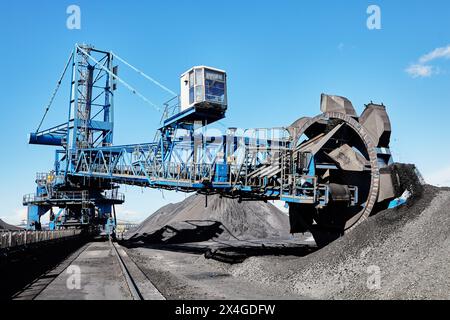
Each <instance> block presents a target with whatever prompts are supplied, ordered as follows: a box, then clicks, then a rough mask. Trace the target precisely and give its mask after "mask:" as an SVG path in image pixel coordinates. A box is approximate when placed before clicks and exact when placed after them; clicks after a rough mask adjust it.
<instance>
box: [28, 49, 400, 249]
mask: <svg viewBox="0 0 450 320" xmlns="http://www.w3.org/2000/svg"><path fill="white" fill-rule="evenodd" d="M115 56H116V55H114V54H113V53H111V52H106V51H101V50H97V49H94V48H92V47H89V46H79V45H76V46H75V50H74V51H73V53H72V54H71V57H70V59H69V65H70V64H71V66H72V75H71V93H70V104H69V105H70V107H69V117H68V120H67V122H65V123H64V124H62V125H59V126H56V127H54V128H51V129H48V130H43V131H37V132H35V133H32V134H31V135H30V143H31V144H42V145H51V146H58V147H61V148H60V149H58V150H56V155H55V167H54V170H53V171H51V172H50V173H49V174H43V175H42V174H41V175H39V176H38V178H37V180H36V183H37V191H36V194H33V195H27V196H25V197H24V205H27V206H28V208H29V209H28V224H29V227H30V228H36V229H38V228H39V227H40V217H41V216H42V215H43V214H45V213H46V212H48V211H50V212H51V226H52V228H68V227H99V228H101V229H106V230H107V231H108V232H111V230H113V229H114V226H115V215H114V212H115V211H114V206H115V205H116V204H121V203H123V202H124V196H123V195H122V194H120V193H118V188H119V185H120V184H128V185H139V186H144V187H150V188H160V189H169V190H179V191H184V192H192V191H196V192H199V193H202V194H206V195H207V194H214V193H219V194H221V195H222V196H225V197H233V198H239V199H240V200H263V201H267V200H272V199H273V200H283V201H286V202H287V203H288V204H289V214H290V222H291V232H293V233H295V232H305V231H308V230H309V231H311V232H312V233H313V235H314V237H315V238H316V241H317V242H318V243H321V242H322V243H325V242H327V241H329V239H333V238H336V237H337V236H339V235H341V234H342V233H343V232H345V231H347V230H350V229H352V228H354V227H355V226H356V225H358V224H359V223H360V222H361V221H363V220H364V219H365V218H367V217H368V215H369V214H371V213H373V212H375V211H377V210H380V209H381V208H385V207H387V206H388V205H389V203H390V202H391V200H392V199H394V198H395V197H398V196H399V189H398V188H395V184H394V182H395V181H394V180H395V179H396V176H395V172H394V171H395V170H393V169H392V163H393V159H392V156H391V153H390V150H389V140H390V132H391V127H390V122H389V118H388V116H387V113H386V110H385V107H384V106H383V105H376V104H373V103H370V104H369V105H367V106H366V108H365V110H364V112H363V113H362V114H361V115H360V116H359V117H358V116H357V115H356V112H355V110H354V108H353V106H352V104H351V102H350V101H349V100H347V99H346V98H343V97H339V96H330V95H324V94H323V95H322V99H321V111H322V114H320V115H319V116H316V117H314V118H308V117H305V118H300V119H299V120H297V121H296V122H294V123H293V124H292V125H291V126H288V127H285V128H270V129H251V130H237V129H233V128H231V129H228V130H227V132H226V133H225V134H220V135H214V136H211V135H207V134H206V133H207V132H206V131H207V127H208V125H210V124H213V123H214V122H216V121H218V120H220V119H222V118H224V117H225V112H226V110H227V108H228V105H227V78H226V73H225V71H223V70H219V69H215V68H211V67H206V66H199V67H194V68H192V69H190V70H188V71H187V72H185V73H183V74H182V76H181V79H180V84H181V94H180V96H176V97H174V98H173V99H171V100H170V101H169V102H167V103H166V104H165V108H164V112H163V116H162V121H161V127H160V128H159V130H158V132H157V135H156V136H155V139H154V141H153V142H150V143H146V144H134V145H123V146H115V145H113V131H114V130H113V129H114V121H113V120H114V104H113V101H114V93H115V89H116V86H117V83H118V82H120V83H121V84H123V85H124V86H125V87H127V88H128V89H130V90H131V91H132V92H133V93H135V94H137V95H138V96H140V97H141V98H142V99H144V100H145V101H146V102H148V103H150V104H151V102H150V101H149V100H148V99H147V98H145V97H144V96H143V95H141V94H140V93H139V92H137V91H136V90H134V89H133V88H132V87H131V86H129V85H128V84H127V83H126V82H125V81H124V80H123V79H121V78H120V77H119V76H118V73H117V67H116V66H114V63H113V62H114V57H115ZM118 60H120V61H122V62H124V63H126V62H125V61H124V60H123V59H121V58H118ZM126 64H127V65H128V66H130V67H132V66H131V65H129V64H128V63H126ZM132 68H133V69H135V70H136V71H138V72H139V73H141V74H143V73H142V72H140V71H139V70H138V69H136V68H134V67H132ZM66 70H67V66H66V68H65V71H66ZM65 71H64V73H65ZM64 73H63V76H64ZM144 75H145V74H144ZM145 76H146V75H145ZM146 77H148V76H146ZM59 84H60V82H59ZM59 84H58V85H59ZM158 85H160V84H158ZM160 86H162V85H160ZM164 88H165V87H164ZM47 111H48V107H47V110H46V112H47ZM41 124H42V121H41ZM53 207H59V208H60V212H58V214H57V215H54V214H53V212H52V208H53ZM320 239H323V241H322V240H320Z"/></svg>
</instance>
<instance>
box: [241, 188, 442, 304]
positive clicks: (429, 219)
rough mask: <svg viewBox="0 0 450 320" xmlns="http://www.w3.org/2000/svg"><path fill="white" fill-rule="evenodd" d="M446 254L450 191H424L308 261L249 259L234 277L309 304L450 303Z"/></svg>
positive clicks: (436, 189) (378, 216) (379, 215)
mask: <svg viewBox="0 0 450 320" xmlns="http://www.w3.org/2000/svg"><path fill="white" fill-rule="evenodd" d="M449 253H450V189H448V188H437V187H433V186H429V185H426V186H424V188H423V190H422V194H421V196H420V197H415V199H414V200H413V201H412V202H410V203H408V205H404V206H402V207H399V208H396V209H388V210H384V211H381V212H379V213H378V214H377V215H375V216H373V217H370V218H369V219H368V220H366V221H365V222H363V223H362V224H361V225H360V226H358V228H356V229H355V230H353V231H352V232H350V233H348V234H347V235H345V236H344V237H342V238H341V239H339V240H337V241H335V242H333V243H331V244H330V245H328V246H326V247H325V248H323V249H321V250H319V251H316V252H314V253H312V254H310V255H308V256H306V257H301V258H299V257H292V258H291V259H285V260H283V261H281V260H280V259H276V257H253V258H249V259H247V260H246V261H245V262H244V263H242V264H241V265H238V266H234V267H233V269H232V273H234V274H235V275H240V276H247V277H250V278H253V279H254V281H258V282H263V283H266V284H270V283H272V284H273V283H276V284H277V285H280V286H284V287H285V288H286V289H287V290H291V291H295V292H297V293H300V294H302V295H305V296H308V297H311V298H323V299H449V298H450V254H449ZM255 275H257V276H255Z"/></svg>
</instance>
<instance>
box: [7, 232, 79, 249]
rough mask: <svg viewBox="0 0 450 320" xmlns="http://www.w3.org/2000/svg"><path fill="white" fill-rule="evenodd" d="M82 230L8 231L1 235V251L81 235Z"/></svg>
mask: <svg viewBox="0 0 450 320" xmlns="http://www.w3.org/2000/svg"><path fill="white" fill-rule="evenodd" d="M80 233H81V230H77V229H72V230H56V231H8V232H2V233H0V249H2V250H3V249H10V248H15V247H20V246H27V245H30V244H35V243H39V242H44V241H53V240H57V239H63V238H68V237H74V236H78V235H80Z"/></svg>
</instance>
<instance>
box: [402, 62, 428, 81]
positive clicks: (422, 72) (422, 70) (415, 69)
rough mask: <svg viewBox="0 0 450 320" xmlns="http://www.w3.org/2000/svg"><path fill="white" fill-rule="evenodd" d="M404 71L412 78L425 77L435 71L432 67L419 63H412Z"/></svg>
mask: <svg viewBox="0 0 450 320" xmlns="http://www.w3.org/2000/svg"><path fill="white" fill-rule="evenodd" d="M405 71H406V72H407V73H408V74H409V75H410V76H411V77H413V78H419V77H422V78H425V77H430V76H431V75H433V74H434V73H435V71H434V68H433V67H432V66H427V65H421V64H412V65H410V66H409V67H408V68H406V69H405Z"/></svg>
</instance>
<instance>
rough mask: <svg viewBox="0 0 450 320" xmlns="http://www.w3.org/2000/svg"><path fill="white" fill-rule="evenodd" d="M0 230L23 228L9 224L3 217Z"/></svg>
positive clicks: (0, 221)
mask: <svg viewBox="0 0 450 320" xmlns="http://www.w3.org/2000/svg"><path fill="white" fill-rule="evenodd" d="M0 230H1V231H17V230H22V229H21V228H19V227H16V226H13V225H11V224H8V223H6V222H5V221H3V220H2V219H0Z"/></svg>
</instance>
